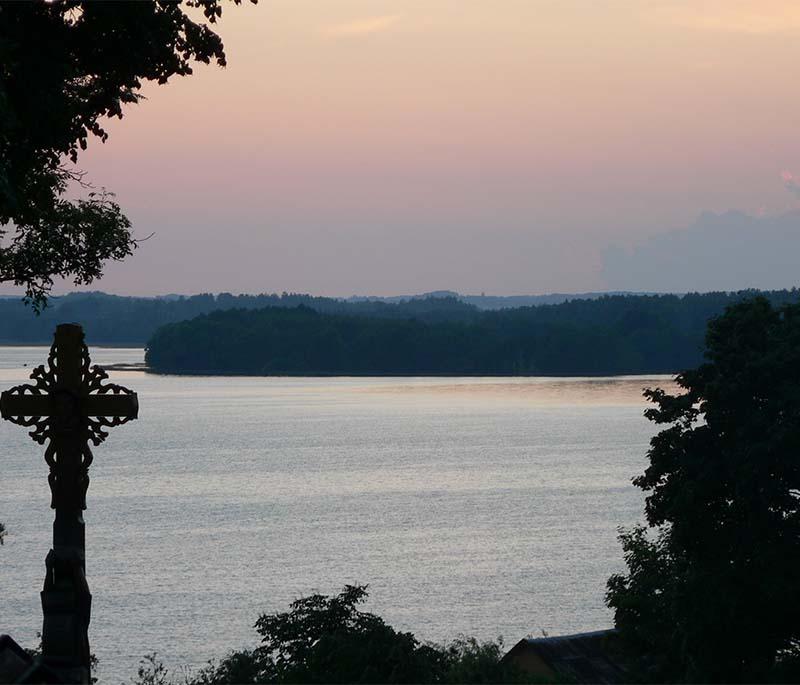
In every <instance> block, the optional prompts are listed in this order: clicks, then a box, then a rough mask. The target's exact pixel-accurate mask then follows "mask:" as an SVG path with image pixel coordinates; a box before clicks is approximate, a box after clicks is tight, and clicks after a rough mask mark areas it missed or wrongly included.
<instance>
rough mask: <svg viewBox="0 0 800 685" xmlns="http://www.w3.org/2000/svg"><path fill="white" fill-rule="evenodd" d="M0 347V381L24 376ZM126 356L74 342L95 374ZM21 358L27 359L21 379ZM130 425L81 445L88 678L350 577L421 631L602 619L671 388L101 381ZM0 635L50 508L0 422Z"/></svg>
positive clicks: (190, 647) (34, 588) (516, 631)
mask: <svg viewBox="0 0 800 685" xmlns="http://www.w3.org/2000/svg"><path fill="white" fill-rule="evenodd" d="M46 356H47V350H46V348H43V347H0V389H2V390H5V389H8V387H10V386H11V385H15V384H18V383H20V382H23V381H24V379H25V378H27V376H28V374H29V373H30V370H31V367H32V366H35V365H37V364H40V363H43V362H44V360H45V359H46ZM142 357H143V351H142V350H140V349H93V350H92V358H93V360H94V361H95V363H98V364H110V363H118V362H119V363H134V362H140V361H142ZM24 364H27V367H25V366H23V365H24ZM111 377H112V380H113V381H115V382H119V383H122V384H123V385H126V386H128V387H130V388H132V389H134V390H136V391H137V392H138V393H139V402H140V407H141V409H140V418H139V420H138V421H136V422H134V423H131V424H129V425H126V426H123V427H120V428H117V429H114V430H112V431H111V435H110V437H109V438H108V440H107V441H106V442H105V443H104V444H103V445H101V446H100V447H98V448H96V449H95V450H94V455H95V461H94V464H93V465H92V467H91V472H90V475H91V478H92V481H91V485H90V487H89V493H88V509H87V511H86V512H85V519H86V524H87V536H86V542H87V575H88V580H89V586H90V588H91V591H92V594H93V605H92V623H91V626H90V640H91V645H92V649H93V651H94V652H95V653H96V654H97V656H98V657H99V659H100V666H99V669H98V672H97V675H98V676H99V677H100V680H101V681H102V682H110V683H119V682H121V681H123V680H129V679H131V678H133V677H134V676H135V673H136V667H137V664H138V662H139V659H140V658H141V657H142V656H143V655H144V654H146V653H148V652H153V651H157V652H158V653H159V655H160V656H161V657H162V658H163V660H164V661H165V663H166V664H167V665H168V666H170V667H173V668H179V667H181V666H183V665H188V666H192V667H197V666H200V665H202V664H203V663H204V662H205V661H206V660H207V659H209V658H212V657H219V656H222V655H224V654H225V653H226V652H227V651H228V650H230V649H234V648H241V647H245V646H254V645H255V644H256V637H257V635H256V633H255V631H254V630H253V628H252V625H253V623H254V622H255V620H256V618H257V617H258V615H259V614H260V613H263V612H274V611H280V610H285V609H286V608H287V605H288V603H289V602H290V601H292V600H293V599H296V598H298V597H300V596H303V595H306V594H309V593H311V592H313V591H320V592H323V593H333V592H337V591H338V590H339V589H341V588H342V587H343V586H344V585H345V584H347V583H351V584H352V583H362V584H364V583H368V584H369V586H370V598H369V600H368V603H367V605H366V608H367V609H368V610H370V611H374V612H376V613H378V614H380V615H381V616H382V617H383V618H385V619H386V620H387V622H389V623H390V624H391V625H393V626H394V627H396V628H398V629H402V630H410V631H412V632H414V633H415V634H416V635H417V637H419V638H421V639H424V640H434V641H446V640H450V639H452V638H454V637H456V636H457V635H458V634H460V633H464V634H467V635H475V636H477V637H479V638H482V639H484V638H485V639H489V638H496V637H497V636H499V635H502V636H503V637H504V638H505V641H506V644H507V645H508V646H510V645H511V644H513V643H514V642H516V641H517V640H519V639H520V638H522V637H525V636H526V635H528V634H534V635H541V634H542V631H546V632H547V633H548V634H551V635H554V634H559V633H570V632H579V631H585V630H594V629H600V628H605V627H608V626H610V624H611V614H610V612H609V610H608V609H607V608H606V607H605V606H604V604H603V596H604V592H605V581H606V579H607V578H608V576H609V575H610V574H611V573H613V572H614V571H617V570H620V569H621V568H622V555H621V550H620V547H619V544H618V542H617V539H616V535H617V528H618V527H619V526H623V525H631V524H633V523H635V522H637V521H639V520H641V519H642V503H643V497H642V493H640V492H639V491H638V490H636V489H635V488H634V487H633V486H632V485H631V482H630V481H631V478H632V477H633V476H635V475H637V474H638V473H640V472H641V471H642V470H643V468H644V466H645V454H646V451H647V446H648V441H649V439H650V437H651V436H652V435H653V433H654V426H652V425H651V424H650V423H649V422H648V421H647V420H645V419H644V418H643V416H642V411H643V410H644V408H645V406H646V403H645V401H644V400H643V398H642V396H641V391H642V388H643V387H645V386H649V385H661V386H663V387H666V386H670V385H671V383H670V380H669V377H663V376H661V377H618V378H564V379H557V378H243V377H180V376H155V375H149V374H145V373H143V372H139V371H119V372H112V373H111ZM0 455H2V456H1V457H0V458H1V459H2V496H1V497H0V521H3V522H4V523H5V524H6V526H7V527H8V529H9V535H8V538H7V540H6V545H5V546H4V547H3V548H2V549H0V569H2V571H1V572H0V583H1V584H2V605H1V606H2V609H1V610H0V632H8V633H10V634H11V635H12V636H13V637H14V638H15V639H16V640H17V641H18V642H20V643H22V644H23V645H31V646H32V645H34V644H35V643H36V641H37V639H36V633H37V631H39V630H41V606H40V600H39V591H40V590H41V585H42V581H43V578H44V557H45V555H46V553H47V550H48V549H49V546H50V541H51V535H52V532H51V531H52V519H53V513H52V511H51V510H50V509H49V501H50V500H49V497H50V492H49V488H48V485H47V478H46V476H47V467H46V465H45V463H44V458H43V448H42V447H40V446H39V445H37V444H35V443H34V442H33V441H32V440H31V439H30V438H28V437H27V434H26V431H25V430H23V429H22V428H21V427H19V426H14V425H12V424H9V423H8V422H0Z"/></svg>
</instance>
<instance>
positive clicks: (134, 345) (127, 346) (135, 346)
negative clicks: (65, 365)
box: [0, 340, 145, 350]
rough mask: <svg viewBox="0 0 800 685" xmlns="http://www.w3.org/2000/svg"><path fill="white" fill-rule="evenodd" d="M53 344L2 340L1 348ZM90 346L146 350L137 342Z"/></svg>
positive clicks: (92, 344)
mask: <svg viewBox="0 0 800 685" xmlns="http://www.w3.org/2000/svg"><path fill="white" fill-rule="evenodd" d="M52 344H53V341H52V340H49V341H47V342H6V341H3V340H0V347H50V346H51V345H52ZM88 345H89V347H100V348H105V349H111V350H121V349H128V350H130V349H134V350H143V349H144V348H145V344H144V343H141V342H136V343H132V342H128V343H117V342H111V343H109V342H99V343H98V342H89V343H88Z"/></svg>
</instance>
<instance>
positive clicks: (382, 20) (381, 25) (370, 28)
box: [320, 14, 400, 36]
mask: <svg viewBox="0 0 800 685" xmlns="http://www.w3.org/2000/svg"><path fill="white" fill-rule="evenodd" d="M399 19H400V15H398V14H387V15H384V16H381V17H369V18H367V19H359V20H357V21H349V22H346V23H344V24H331V25H330V26H325V27H323V28H322V29H321V30H320V33H322V34H323V35H325V36H365V35H368V34H370V33H380V32H381V31H386V30H387V29H389V28H391V27H392V26H393V25H394V24H396V23H397V22H398V20H399Z"/></svg>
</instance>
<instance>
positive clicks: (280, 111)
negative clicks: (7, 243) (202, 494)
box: [59, 0, 800, 296]
mask: <svg viewBox="0 0 800 685" xmlns="http://www.w3.org/2000/svg"><path fill="white" fill-rule="evenodd" d="M218 32H219V33H220V35H221V36H222V38H223V40H224V42H225V46H226V52H227V55H228V67H227V68H226V69H220V68H217V67H213V66H208V67H206V66H203V65H198V67H197V68H196V70H195V74H194V75H192V76H190V77H186V78H183V79H173V80H172V81H171V82H170V83H169V84H167V85H165V86H156V85H147V86H146V87H145V89H144V93H145V95H146V96H147V100H146V101H145V102H143V103H142V104H140V105H137V106H133V107H129V108H128V110H127V111H126V114H125V117H124V118H123V119H122V120H121V121H113V122H111V123H110V125H109V127H108V129H109V131H110V138H109V140H108V141H107V142H106V143H105V144H103V143H100V142H99V141H95V142H94V143H93V144H92V145H91V146H90V148H89V150H88V151H87V152H86V153H84V154H83V156H82V157H81V158H80V160H79V162H80V166H81V167H82V168H83V169H85V170H86V171H87V172H88V177H89V178H90V179H91V180H92V182H94V183H95V184H96V185H98V186H105V187H107V188H108V189H109V190H112V191H113V192H115V193H116V195H117V200H118V201H119V202H120V204H121V205H122V207H123V208H124V210H125V211H126V213H127V214H128V216H129V217H130V218H131V220H132V221H133V224H134V230H135V233H136V235H137V236H140V237H144V236H147V235H149V234H150V233H154V235H153V237H152V238H150V239H149V240H147V241H146V242H144V243H142V245H141V247H140V249H139V250H137V252H136V253H135V255H134V256H133V257H131V258H129V259H128V260H127V261H125V262H124V263H122V264H115V265H111V266H109V267H108V268H107V270H106V276H105V277H104V278H103V279H102V280H101V281H99V282H97V283H96V284H94V285H93V286H92V289H102V290H105V291H107V292H116V293H121V294H139V295H154V294H164V293H176V292H177V293H194V292H220V291H228V292H235V293H236V292H281V291H295V292H311V293H315V294H321V295H333V296H347V295H353V294H361V295H367V294H373V295H390V294H407V293H419V292H425V291H430V290H438V289H449V290H456V291H459V292H463V293H480V292H486V293H487V294H488V293H491V294H523V293H524V294H534V293H547V292H583V291H600V290H609V289H626V290H647V291H653V290H659V291H660V290H665V291H666V290H672V291H687V290H710V289H726V290H731V289H739V288H745V287H763V288H773V287H790V286H797V285H800V276H798V275H797V274H800V269H798V267H800V249H798V248H800V237H799V236H800V213H798V211H799V210H800V136H798V132H797V127H798V124H799V123H800V89H798V88H797V86H796V75H797V69H798V61H799V60H798V58H800V2H797V0H755V1H749V0H748V1H743V0H685V1H684V0H652V1H651V0H626V1H622V0H491V1H490V0H392V1H389V0H324V1H322V0H261V2H260V3H259V4H258V5H256V6H251V5H249V4H247V5H242V6H239V7H236V6H234V5H233V4H229V5H226V6H225V10H224V15H223V18H222V21H221V22H220V23H219V24H218ZM69 289H70V288H69V287H67V286H62V285H59V290H60V291H62V292H63V291H66V290H69Z"/></svg>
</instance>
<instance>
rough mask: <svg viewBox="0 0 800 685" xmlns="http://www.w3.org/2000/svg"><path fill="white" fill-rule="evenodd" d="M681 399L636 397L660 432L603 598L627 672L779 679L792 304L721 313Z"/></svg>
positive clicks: (798, 315)
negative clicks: (643, 495) (634, 664)
mask: <svg viewBox="0 0 800 685" xmlns="http://www.w3.org/2000/svg"><path fill="white" fill-rule="evenodd" d="M706 358H707V362H706V363H705V364H703V365H701V366H700V367H699V368H698V369H696V370H693V371H686V372H684V373H682V374H680V375H679V376H678V383H679V385H680V386H681V387H683V388H684V389H685V391H686V392H685V394H681V395H670V394H668V393H666V392H664V391H663V390H660V389H656V390H649V391H648V392H647V393H646V394H647V396H648V397H649V399H650V400H651V401H652V402H654V403H655V405H656V406H655V407H653V408H651V409H649V410H648V411H647V412H646V415H647V417H648V418H649V419H650V420H651V421H654V422H656V423H658V424H662V425H666V426H667V427H666V428H665V429H664V430H662V431H661V432H660V433H659V434H658V435H656V436H655V437H654V438H653V439H652V441H651V447H650V451H649V454H648V456H649V459H650V465H649V466H648V468H647V469H646V471H645V472H644V473H643V474H642V475H641V476H639V477H638V478H636V479H635V480H634V484H635V485H637V486H638V487H640V488H642V489H643V490H644V491H646V492H648V493H649V494H648V497H647V500H646V506H645V514H646V518H647V522H648V524H649V526H650V528H651V529H652V532H653V533H655V535H653V536H651V535H648V532H647V531H646V530H645V529H644V528H637V529H634V530H632V531H628V532H626V533H625V534H624V535H623V536H622V542H623V549H624V551H625V559H626V562H627V566H628V570H627V573H625V574H619V575H615V576H613V577H612V578H611V579H610V580H609V585H608V596H607V599H608V603H609V605H610V606H611V607H612V608H613V609H614V611H615V620H616V625H617V627H618V628H619V629H620V631H621V632H622V634H623V636H624V637H626V638H627V640H628V642H629V644H630V645H631V646H632V647H633V649H634V650H635V652H638V654H639V655H640V657H641V658H640V661H639V664H640V667H641V668H642V669H643V670H642V673H641V675H640V677H643V678H644V677H648V678H652V679H658V680H668V681H690V682H736V681H739V682H741V681H757V680H775V679H780V678H783V677H786V678H791V679H793V681H794V680H795V679H796V678H797V676H798V674H799V673H800V672H798V671H792V670H791V669H792V668H794V664H795V663H797V661H796V657H797V647H798V644H800V642H799V641H800V584H798V582H797V568H798V565H799V564H800V459H799V458H798V455H799V454H800V305H797V304H791V305H786V306H784V307H781V308H778V309H776V308H773V307H772V306H771V305H770V303H769V302H768V301H767V300H766V299H764V298H755V299H753V300H750V301H746V302H743V303H740V304H737V305H733V306H731V307H729V308H728V309H727V310H726V312H725V314H724V315H722V316H720V317H718V318H716V319H714V320H713V321H712V322H711V323H710V325H709V328H708V333H707V337H706Z"/></svg>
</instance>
